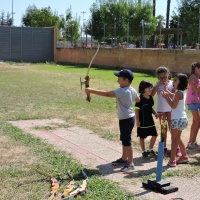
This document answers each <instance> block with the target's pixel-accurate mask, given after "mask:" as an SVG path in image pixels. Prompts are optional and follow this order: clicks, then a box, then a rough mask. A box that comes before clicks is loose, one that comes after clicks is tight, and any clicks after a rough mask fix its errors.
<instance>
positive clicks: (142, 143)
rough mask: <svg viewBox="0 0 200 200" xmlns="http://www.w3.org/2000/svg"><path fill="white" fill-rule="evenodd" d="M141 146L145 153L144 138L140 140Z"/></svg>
mask: <svg viewBox="0 0 200 200" xmlns="http://www.w3.org/2000/svg"><path fill="white" fill-rule="evenodd" d="M140 146H141V149H142V151H145V143H144V138H140Z"/></svg>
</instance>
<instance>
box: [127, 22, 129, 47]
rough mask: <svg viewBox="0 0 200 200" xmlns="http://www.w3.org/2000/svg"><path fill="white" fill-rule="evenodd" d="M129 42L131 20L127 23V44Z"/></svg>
mask: <svg viewBox="0 0 200 200" xmlns="http://www.w3.org/2000/svg"><path fill="white" fill-rule="evenodd" d="M128 44H129V22H128V24H127V45H128Z"/></svg>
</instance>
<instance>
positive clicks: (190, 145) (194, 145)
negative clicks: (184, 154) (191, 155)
mask: <svg viewBox="0 0 200 200" xmlns="http://www.w3.org/2000/svg"><path fill="white" fill-rule="evenodd" d="M186 148H187V149H190V150H197V151H200V145H198V144H197V142H193V143H191V142H188V145H187V147H186Z"/></svg>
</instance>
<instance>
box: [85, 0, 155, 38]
mask: <svg viewBox="0 0 200 200" xmlns="http://www.w3.org/2000/svg"><path fill="white" fill-rule="evenodd" d="M90 11H91V19H90V20H89V21H88V23H87V25H86V32H87V33H88V34H91V33H92V36H93V37H94V38H95V39H96V40H98V41H103V40H104V39H105V38H104V34H105V37H106V38H115V39H117V41H118V42H123V41H127V37H128V36H127V35H129V37H130V38H131V39H132V40H134V41H135V39H136V38H138V37H140V36H141V32H142V24H141V21H142V19H143V20H144V21H145V34H151V33H152V31H153V30H155V28H156V18H155V17H153V15H152V11H153V8H152V5H151V4H150V3H149V2H148V1H147V2H146V1H145V2H143V4H141V3H134V2H131V1H129V2H127V1H126V0H121V1H116V0H109V1H108V0H104V1H101V0H99V1H98V2H96V3H94V4H93V5H92V6H91V9H90Z"/></svg>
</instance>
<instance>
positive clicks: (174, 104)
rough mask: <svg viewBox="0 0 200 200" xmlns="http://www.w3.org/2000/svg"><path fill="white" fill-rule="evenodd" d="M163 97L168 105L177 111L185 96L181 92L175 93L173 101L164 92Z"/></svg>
mask: <svg viewBox="0 0 200 200" xmlns="http://www.w3.org/2000/svg"><path fill="white" fill-rule="evenodd" d="M162 96H163V97H164V98H165V99H166V101H167V103H168V104H169V105H170V106H171V108H172V109H175V108H176V107H177V105H178V102H179V100H181V99H182V98H183V94H182V93H181V92H179V91H177V92H176V93H175V96H174V99H173V100H172V99H171V98H170V97H169V94H168V93H167V92H165V91H162Z"/></svg>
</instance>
